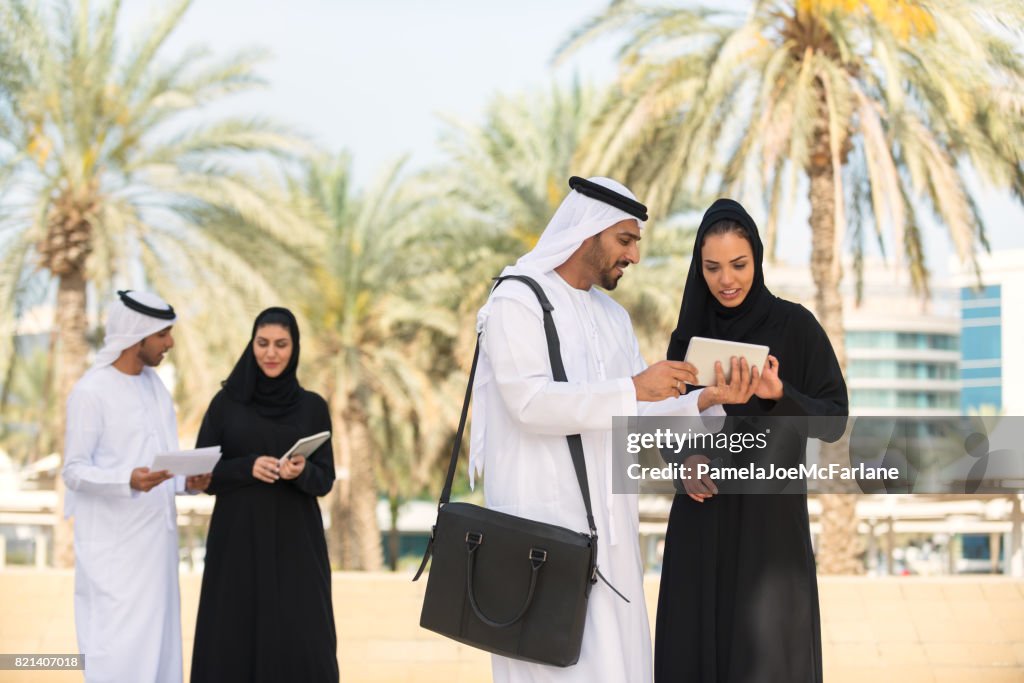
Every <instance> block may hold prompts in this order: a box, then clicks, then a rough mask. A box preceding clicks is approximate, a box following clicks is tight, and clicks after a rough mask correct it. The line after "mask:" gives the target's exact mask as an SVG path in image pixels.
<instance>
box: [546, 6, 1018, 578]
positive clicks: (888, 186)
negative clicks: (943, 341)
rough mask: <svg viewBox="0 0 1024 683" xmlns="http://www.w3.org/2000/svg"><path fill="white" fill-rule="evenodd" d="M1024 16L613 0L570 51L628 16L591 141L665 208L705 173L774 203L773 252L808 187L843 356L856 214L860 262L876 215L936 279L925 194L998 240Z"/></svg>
mask: <svg viewBox="0 0 1024 683" xmlns="http://www.w3.org/2000/svg"><path fill="white" fill-rule="evenodd" d="M1022 16H1024V9H1022V7H1021V6H1020V5H1019V4H1014V3H1003V2H996V1H994V0H993V1H984V0H982V1H978V2H961V1H954V0H934V1H932V0H920V1H918V0H893V1H890V2H875V1H873V0H863V1H861V0H761V1H759V2H756V3H754V6H753V8H752V9H751V11H750V13H749V14H748V15H747V16H746V18H745V19H744V20H736V19H735V18H734V17H732V16H730V15H728V14H726V13H723V12H718V11H715V10H711V9H694V8H660V7H659V8H646V7H641V6H638V5H636V4H634V3H631V2H613V3H612V4H611V5H610V7H609V8H608V9H607V10H606V11H605V12H604V13H602V14H601V15H599V16H597V17H595V18H593V19H592V20H591V21H589V22H588V23H587V24H586V25H584V26H583V27H582V28H580V29H579V30H578V31H577V32H576V33H575V34H574V35H573V36H572V37H571V38H570V39H569V40H568V41H567V43H566V45H565V47H564V48H563V50H562V54H565V53H567V52H569V51H571V50H572V49H574V48H575V47H576V46H578V45H580V44H581V43H584V42H586V41H588V40H590V39H591V38H593V37H594V36H596V35H599V34H603V33H606V32H609V31H613V30H626V31H629V32H630V38H629V40H628V42H627V44H626V45H625V46H624V47H623V48H622V50H621V52H620V56H619V58H620V63H621V65H622V71H621V77H620V79H619V86H618V87H619V97H618V98H616V99H613V100H611V101H610V104H609V106H608V107H607V109H606V110H605V112H604V114H603V117H604V122H605V123H604V125H603V126H602V128H601V129H600V132H599V133H597V134H595V136H594V137H593V138H592V139H591V140H592V142H593V144H591V145H588V147H587V150H586V151H585V152H584V153H583V158H584V159H586V160H588V163H599V164H601V165H604V166H607V167H610V168H613V169H616V171H617V172H620V173H622V174H624V175H625V176H626V177H627V178H628V179H629V181H630V182H632V183H635V184H636V185H638V186H639V187H640V189H641V190H642V191H644V192H645V193H646V196H647V197H648V198H649V199H650V200H651V201H652V203H653V204H654V210H655V212H657V210H658V207H659V206H662V205H668V204H669V203H671V202H672V201H673V200H674V198H675V197H677V196H678V195H679V194H680V193H685V192H694V191H702V190H716V191H718V192H722V193H728V194H732V195H734V196H740V197H741V198H743V199H744V200H745V201H748V202H750V203H752V204H754V206H761V205H766V211H765V213H766V214H767V216H768V220H767V223H766V250H767V252H768V253H769V256H772V255H773V254H774V249H775V244H776V242H777V232H778V231H777V225H778V216H779V215H780V211H781V210H782V209H783V208H784V207H785V206H786V205H789V204H791V203H792V197H793V196H794V194H795V193H796V192H797V190H798V188H799V187H805V188H806V191H807V197H808V199H809V201H810V206H811V213H810V219H809V227H810V242H811V245H810V246H811V272H812V275H813V279H814V282H815V287H816V296H815V310H816V312H817V314H818V317H819V319H820V321H821V323H822V325H823V327H824V328H825V331H826V332H827V333H828V335H829V337H830V338H831V340H832V344H833V346H834V348H835V350H836V354H837V356H838V357H839V359H840V362H841V363H842V365H843V367H844V368H845V362H846V352H845V343H844V339H843V322H842V299H841V297H840V293H839V285H840V281H841V278H842V270H841V261H840V256H841V253H842V250H843V248H844V246H845V244H846V241H847V239H848V238H847V235H846V233H847V231H848V230H849V231H850V232H851V233H852V234H851V235H850V242H852V248H853V250H854V256H855V263H856V264H858V270H859V263H860V255H861V254H862V250H863V248H864V243H865V241H866V240H867V239H868V235H869V234H870V233H874V234H875V235H876V236H877V239H878V241H879V243H880V244H882V245H883V247H887V248H889V249H890V250H893V251H897V252H901V253H902V259H901V260H902V262H903V263H904V264H905V266H906V267H907V268H909V269H910V272H911V274H912V276H913V282H914V283H915V285H916V286H917V287H918V288H919V289H920V290H921V291H922V293H926V292H927V278H928V273H927V270H926V267H925V259H924V250H923V245H922V241H921V229H920V226H921V220H922V215H921V212H922V211H930V212H931V213H932V214H933V215H934V216H935V217H936V218H937V219H938V220H939V221H940V222H941V223H942V224H943V225H944V226H945V227H946V228H947V230H948V231H949V234H950V236H951V238H952V241H953V243H954V245H955V247H956V250H957V253H958V255H959V257H960V258H961V259H962V261H964V262H966V263H973V262H974V254H975V250H976V249H977V247H978V245H979V244H980V245H986V242H985V232H984V225H983V223H982V220H981V217H980V215H979V213H978V210H977V206H976V204H975V201H974V199H973V198H972V195H971V192H970V188H969V187H968V183H967V180H966V178H967V177H969V176H970V174H971V172H972V171H973V172H974V173H976V174H978V175H979V176H980V177H981V178H982V179H983V180H984V181H986V182H988V183H989V184H991V185H993V186H995V187H998V188H1008V189H1010V190H1012V191H1013V192H1014V193H1015V195H1016V196H1017V197H1018V198H1022V197H1024V194H1022V192H1024V171H1022V166H1021V160H1022V159H1024V135H1022V121H1024V118H1022V117H1021V112H1022V109H1024V107H1022V105H1024V98H1022V97H1021V95H1020V93H1021V92H1022V86H1024V62H1022V57H1021V54H1020V51H1019V49H1018V47H1017V45H1018V44H1019V39H1020V26H1021V18H1022ZM969 169H970V170H969ZM804 183H806V185H804ZM787 198H788V199H787ZM858 278H859V273H858ZM823 502H824V505H825V512H824V513H823V524H824V528H823V533H822V536H821V547H820V549H819V555H818V557H819V566H820V567H821V569H822V570H823V571H825V572H856V571H859V569H860V563H859V562H858V561H857V560H856V557H855V556H856V553H857V544H856V538H857V534H856V520H855V519H854V505H855V500H854V499H853V497H841V496H826V497H825V499H824V501H823Z"/></svg>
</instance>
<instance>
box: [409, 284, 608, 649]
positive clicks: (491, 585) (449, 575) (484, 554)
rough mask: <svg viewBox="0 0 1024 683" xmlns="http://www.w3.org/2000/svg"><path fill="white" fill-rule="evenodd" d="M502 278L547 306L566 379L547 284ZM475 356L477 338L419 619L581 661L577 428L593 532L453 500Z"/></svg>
mask: <svg viewBox="0 0 1024 683" xmlns="http://www.w3.org/2000/svg"><path fill="white" fill-rule="evenodd" d="M505 279H515V280H519V281H520V282H523V283H524V284H526V285H528V286H529V287H530V288H531V289H532V290H533V292H534V294H536V295H537V298H538V300H539V301H540V304H541V308H542V309H543V311H544V331H545V334H546V336H547V342H548V354H549V358H550V359H551V368H552V376H553V379H554V380H556V381H559V382H564V381H566V377H565V368H564V367H563V365H562V358H561V353H560V351H559V343H558V334H557V332H556V330H555V325H554V320H553V319H552V317H551V311H552V310H553V307H552V306H551V303H550V302H549V301H548V299H547V296H545V294H544V290H543V289H541V287H540V285H538V284H537V283H536V282H535V281H534V280H532V279H531V278H528V277H525V276H520V275H510V276H507V277H503V278H497V281H498V282H497V284H501V281H502V280H505ZM495 286H497V285H495ZM479 357H480V340H479V337H478V338H477V347H476V351H475V353H474V354H473V367H472V370H470V374H469V386H468V387H467V388H466V398H465V401H464V403H463V406H462V417H461V419H460V420H459V429H458V432H457V433H456V437H455V444H454V447H453V448H452V455H451V461H450V462H449V466H448V476H447V478H446V480H445V486H444V489H443V490H442V492H441V499H440V502H439V504H438V513H437V522H436V523H435V525H434V529H433V531H432V533H431V538H430V542H429V544H428V546H427V551H426V553H425V554H424V556H423V562H422V563H421V564H420V568H419V571H417V572H416V576H415V577H414V578H413V581H415V580H417V579H418V578H419V577H420V575H421V574H422V573H423V569H424V568H425V567H426V565H427V561H428V560H429V559H430V558H431V556H433V566H432V567H431V569H430V574H429V577H428V580H427V590H426V595H425V597H424V599H423V611H422V613H421V614H420V626H422V627H423V628H426V629H430V630H431V631H436V632H437V633H440V634H441V635H444V636H447V637H449V638H452V639H454V640H457V641H459V642H461V643H465V644H467V645H471V646H473V647H477V648H480V649H482V650H486V651H488V652H493V653H495V654H499V655H503V656H505V657H511V658H513V659H521V660H525V661H531V662H540V663H543V664H553V665H555V666H570V665H572V664H575V663H576V662H577V661H578V660H579V657H580V647H581V645H582V643H583V627H584V624H585V623H586V618H587V600H588V598H589V597H590V589H591V587H592V586H593V584H594V583H595V582H596V581H597V579H598V577H599V576H600V573H599V572H598V569H597V529H596V526H595V524H594V515H593V512H592V509H591V504H590V489H589V486H588V483H587V467H586V463H585V462H584V460H583V442H582V440H581V439H580V436H579V435H578V434H575V435H572V436H568V437H566V439H567V440H568V443H569V454H570V456H571V457H572V461H573V466H574V469H575V471H576V479H577V481H578V482H579V486H580V492H581V493H582V495H583V503H584V506H585V507H586V511H587V521H588V523H589V525H590V533H589V534H586V533H581V532H578V531H573V530H571V529H566V528H565V527H560V526H556V525H554V524H545V523H543V522H537V521H534V520H529V519H524V518H522V517H516V516H514V515H507V514H504V513H501V512H496V511H494V510H488V509H487V508H483V507H480V506H478V505H470V504H468V503H452V502H449V500H450V497H451V489H452V481H453V480H454V477H455V466H456V463H457V461H458V455H459V449H460V445H461V442H462V434H463V432H464V431H465V427H466V415H467V413H468V410H469V402H470V397H471V395H472V391H473V377H474V375H475V374H476V365H477V360H478V359H479ZM601 578H602V579H603V577H601ZM613 590H614V589H613ZM616 593H618V591H616ZM620 597H621V594H620ZM623 599H625V598H624V597H623Z"/></svg>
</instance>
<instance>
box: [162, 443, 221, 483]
mask: <svg viewBox="0 0 1024 683" xmlns="http://www.w3.org/2000/svg"><path fill="white" fill-rule="evenodd" d="M218 460H220V446H209V447H207V448H194V449H192V450H190V451H173V452H171V453H158V454H157V456H156V457H155V458H153V464H152V465H150V466H149V470H150V471H151V472H159V471H161V470H167V471H168V472H170V473H171V474H177V475H181V476H186V477H190V476H192V475H194V474H206V473H207V472H212V471H213V466H214V465H216V464H217V461H218Z"/></svg>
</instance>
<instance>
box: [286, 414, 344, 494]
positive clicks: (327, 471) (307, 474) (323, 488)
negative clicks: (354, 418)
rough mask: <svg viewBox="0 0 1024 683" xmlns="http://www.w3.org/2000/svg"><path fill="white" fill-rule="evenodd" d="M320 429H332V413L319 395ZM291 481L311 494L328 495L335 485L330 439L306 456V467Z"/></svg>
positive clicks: (318, 424)
mask: <svg viewBox="0 0 1024 683" xmlns="http://www.w3.org/2000/svg"><path fill="white" fill-rule="evenodd" d="M316 398H317V411H318V415H317V426H316V427H315V428H314V429H316V430H318V431H324V432H326V431H330V430H331V413H330V410H328V408H327V402H326V401H324V400H323V399H322V398H321V397H319V396H317V397H316ZM291 483H292V484H293V485H295V486H297V487H298V488H299V489H300V490H302V491H304V492H306V493H308V494H309V495H311V496H326V495H327V493H328V492H330V490H331V487H332V486H334V449H333V448H332V447H331V440H330V439H328V440H327V441H326V442H325V443H324V444H323V445H322V446H320V448H317V449H316V450H315V451H313V453H312V454H311V455H310V456H309V457H308V458H306V467H305V468H304V469H303V470H302V473H301V474H300V475H299V476H298V477H296V478H295V479H292V480H291Z"/></svg>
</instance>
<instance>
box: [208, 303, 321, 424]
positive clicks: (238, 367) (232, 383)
mask: <svg viewBox="0 0 1024 683" xmlns="http://www.w3.org/2000/svg"><path fill="white" fill-rule="evenodd" d="M280 317H284V318H286V319H287V320H288V331H289V333H290V334H291V336H292V356H291V358H290V359H289V361H288V367H286V368H285V369H284V372H282V373H281V374H280V375H278V376H277V377H267V375H266V374H265V373H264V372H263V370H261V369H260V366H259V365H258V364H257V363H256V354H255V353H254V352H253V350H252V345H253V341H254V340H255V339H256V331H257V330H258V329H259V328H260V327H262V326H263V325H275V324H279V323H278V322H277V321H276V320H273V318H280ZM267 318H271V320H270V321H268V320H267ZM298 367H299V324H298V321H296V320H295V316H294V315H292V312H291V311H289V310H288V309H287V308H280V307H277V306H275V307H272V308H268V309H266V310H264V311H263V312H261V313H260V314H259V315H258V316H256V321H255V322H254V323H253V324H252V335H251V336H250V337H249V343H248V344H247V345H246V347H245V350H244V351H242V356H241V358H239V359H238V362H237V363H235V367H234V369H233V370H232V371H231V374H230V375H228V378H227V380H226V381H225V382H224V391H225V392H227V394H228V396H230V397H231V398H233V399H235V400H236V401H238V402H240V403H251V404H252V406H253V407H254V408H255V410H256V412H257V413H259V414H260V415H263V416H264V417H278V416H281V415H285V414H287V413H289V412H291V410H292V409H293V408H294V407H295V406H296V405H298V403H299V401H300V400H301V398H302V393H303V390H302V387H301V386H299V380H298V378H297V377H296V376H295V371H296V370H297V369H298Z"/></svg>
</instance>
